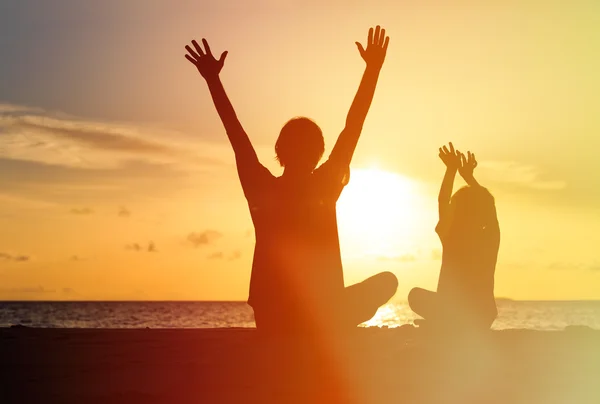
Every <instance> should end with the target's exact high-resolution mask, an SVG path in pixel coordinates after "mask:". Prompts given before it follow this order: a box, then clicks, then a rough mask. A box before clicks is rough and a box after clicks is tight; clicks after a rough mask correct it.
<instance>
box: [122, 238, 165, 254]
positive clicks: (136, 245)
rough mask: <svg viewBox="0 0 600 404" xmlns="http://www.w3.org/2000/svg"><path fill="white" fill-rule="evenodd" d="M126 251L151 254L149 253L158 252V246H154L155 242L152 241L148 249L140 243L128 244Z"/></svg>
mask: <svg viewBox="0 0 600 404" xmlns="http://www.w3.org/2000/svg"><path fill="white" fill-rule="evenodd" d="M125 249H126V250H128V251H134V252H149V253H153V252H158V250H157V248H156V245H155V244H154V241H150V242H149V243H148V246H147V247H144V246H142V244H140V243H131V244H127V245H125Z"/></svg>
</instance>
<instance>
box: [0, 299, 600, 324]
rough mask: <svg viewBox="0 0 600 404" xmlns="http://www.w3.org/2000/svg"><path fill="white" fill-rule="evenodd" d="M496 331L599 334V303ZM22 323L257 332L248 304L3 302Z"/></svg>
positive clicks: (549, 310) (551, 306) (504, 307)
mask: <svg viewBox="0 0 600 404" xmlns="http://www.w3.org/2000/svg"><path fill="white" fill-rule="evenodd" d="M498 313H499V314H498V318H497V319H496V321H495V323H494V325H493V327H492V328H494V329H507V328H529V329H536V330H561V329H564V328H565V327H567V326H571V325H576V326H577V325H583V326H588V327H591V328H594V329H600V301H581V302H577V301H574V302H557V301H548V302H535V301H530V302H527V301H508V300H499V301H498ZM415 318H418V317H417V316H416V315H415V314H414V313H413V312H412V311H411V310H410V308H409V307H408V304H407V303H406V302H397V303H389V304H386V305H384V306H382V307H381V308H380V309H379V310H378V311H377V313H376V314H375V316H374V317H373V318H372V319H371V320H369V321H367V322H365V323H363V324H361V326H362V327H390V328H392V327H399V326H401V325H403V324H412V323H413V321H414V320H415ZM14 324H23V325H26V326H30V327H62V328H145V327H149V328H222V327H254V317H253V314H252V309H251V308H250V307H249V306H248V305H247V304H246V303H243V302H0V327H9V326H11V325H14Z"/></svg>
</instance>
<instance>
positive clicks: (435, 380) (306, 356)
mask: <svg viewBox="0 0 600 404" xmlns="http://www.w3.org/2000/svg"><path fill="white" fill-rule="evenodd" d="M0 358H1V365H0V376H1V378H0V380H2V389H0V402H2V403H21V402H22V403H37V402H40V403H41V402H43V403H111V404H118V403H138V402H139V403H188V402H189V403H225V402H227V403H236V402H239V403H296V402H297V403H320V402H323V403H337V402H344V403H356V404H358V403H361V404H362V403H388V402H389V403H404V402H406V403H438V402H439V403H442V402H443V403H455V402H456V403H471V402H473V403H476V402H477V403H528V404H533V403H588V402H589V403H598V402H600V386H599V384H598V380H600V331H594V330H591V329H589V328H585V327H570V328H568V329H567V330H565V331H529V330H503V331H491V332H490V333H489V334H487V335H486V336H485V337H482V338H476V337H469V338H467V337H465V336H463V337H460V338H457V339H456V340H452V339H451V338H442V337H436V336H427V335H425V334H424V333H423V332H421V331H419V330H416V329H414V328H412V327H402V328H395V329H373V328H365V329H358V330H357V331H356V332H355V333H353V334H351V335H348V336H344V337H335V338H334V337H323V338H320V339H319V340H317V341H314V342H313V343H309V342H308V340H307V339H305V338H272V339H265V338H263V337H261V336H260V335H259V334H258V333H257V331H256V329H247V328H228V329H227V328H226V329H42V328H27V327H13V328H3V329H0Z"/></svg>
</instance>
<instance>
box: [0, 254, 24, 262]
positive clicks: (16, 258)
mask: <svg viewBox="0 0 600 404" xmlns="http://www.w3.org/2000/svg"><path fill="white" fill-rule="evenodd" d="M0 260H4V261H12V262H27V261H30V260H31V257H30V256H28V255H13V254H8V253H3V252H0Z"/></svg>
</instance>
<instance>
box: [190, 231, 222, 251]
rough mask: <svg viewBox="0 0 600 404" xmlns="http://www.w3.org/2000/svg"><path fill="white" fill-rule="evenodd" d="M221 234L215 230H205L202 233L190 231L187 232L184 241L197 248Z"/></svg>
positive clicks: (209, 242)
mask: <svg viewBox="0 0 600 404" xmlns="http://www.w3.org/2000/svg"><path fill="white" fill-rule="evenodd" d="M222 236H223V235H222V234H221V233H219V232H218V231H216V230H205V231H203V232H202V233H196V232H192V233H190V234H188V236H187V238H186V241H187V242H188V243H190V244H192V245H193V246H194V248H198V247H200V246H203V245H208V244H211V243H213V242H214V241H215V240H217V239H219V238H221V237H222Z"/></svg>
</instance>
